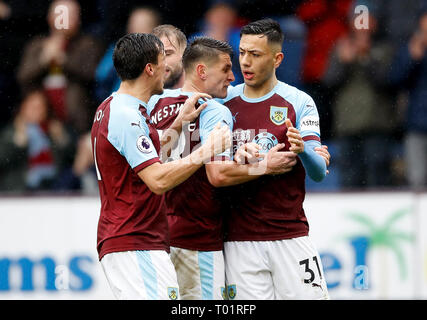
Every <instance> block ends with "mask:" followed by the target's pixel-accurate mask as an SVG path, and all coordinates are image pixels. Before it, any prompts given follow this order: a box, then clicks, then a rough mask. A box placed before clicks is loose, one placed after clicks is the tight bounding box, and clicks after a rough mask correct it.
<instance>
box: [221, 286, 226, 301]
mask: <svg viewBox="0 0 427 320" xmlns="http://www.w3.org/2000/svg"><path fill="white" fill-rule="evenodd" d="M221 297H222V298H223V299H224V300H227V290H225V288H224V287H221Z"/></svg>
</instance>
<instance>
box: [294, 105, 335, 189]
mask: <svg viewBox="0 0 427 320" xmlns="http://www.w3.org/2000/svg"><path fill="white" fill-rule="evenodd" d="M287 125H288V128H289V129H288V131H290V130H292V132H297V133H298V134H299V137H300V139H301V140H303V141H304V144H303V148H302V149H301V148H299V150H298V155H299V157H300V159H301V161H302V164H303V166H304V168H305V170H306V172H307V175H308V176H309V177H310V178H311V179H312V180H313V181H316V182H320V181H322V180H323V179H324V178H325V177H326V174H327V173H328V171H327V165H328V163H329V159H330V155H329V152H328V150H327V148H322V146H321V143H320V128H319V115H318V113H317V109H316V106H315V103H314V101H313V100H312V99H311V98H309V99H308V100H307V101H305V102H304V107H303V110H302V116H301V118H300V119H297V128H292V127H293V126H292V123H291V122H290V121H289V122H287ZM301 137H302V138H301ZM288 139H289V141H290V143H291V145H292V144H293V143H295V141H293V140H291V139H290V138H289V136H288ZM317 148H321V149H320V150H317ZM297 149H298V148H297Z"/></svg>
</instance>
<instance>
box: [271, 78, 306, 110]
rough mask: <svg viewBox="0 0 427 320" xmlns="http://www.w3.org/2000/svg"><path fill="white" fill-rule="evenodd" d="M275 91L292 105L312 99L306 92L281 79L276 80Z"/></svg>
mask: <svg viewBox="0 0 427 320" xmlns="http://www.w3.org/2000/svg"><path fill="white" fill-rule="evenodd" d="M275 91H276V93H277V94H278V95H279V96H281V97H282V98H284V99H286V100H287V101H289V102H290V103H292V104H294V105H299V104H301V103H306V102H308V101H312V100H313V99H312V98H311V96H310V95H309V94H308V93H306V92H304V91H303V90H301V89H298V88H297V87H294V86H291V85H289V84H287V83H285V82H282V81H279V82H278V84H277V86H276V88H275Z"/></svg>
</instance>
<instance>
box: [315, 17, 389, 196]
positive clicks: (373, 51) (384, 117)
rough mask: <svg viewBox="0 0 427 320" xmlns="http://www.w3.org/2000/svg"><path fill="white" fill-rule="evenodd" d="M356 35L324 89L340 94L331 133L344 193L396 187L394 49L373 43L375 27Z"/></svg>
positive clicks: (338, 50)
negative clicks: (393, 176) (390, 80)
mask: <svg viewBox="0 0 427 320" xmlns="http://www.w3.org/2000/svg"><path fill="white" fill-rule="evenodd" d="M375 21H376V20H375V19H374V18H373V17H371V19H370V21H369V29H361V30H357V29H355V28H353V29H352V31H351V33H350V34H349V35H347V36H344V37H343V38H341V39H340V40H339V41H338V42H337V44H336V45H335V48H334V50H333V52H332V55H331V58H330V60H329V67H328V69H327V71H326V73H325V75H324V77H323V83H324V84H325V85H326V86H327V87H330V88H333V90H334V91H335V94H336V96H335V100H334V103H333V107H332V110H333V114H334V121H333V123H332V129H333V132H334V139H337V141H338V146H339V150H340V152H339V155H338V156H337V158H336V159H337V164H338V168H339V169H340V184H341V186H342V187H345V188H348V187H358V188H361V187H381V186H388V185H390V184H391V174H390V165H391V160H392V155H391V152H392V146H393V130H394V129H395V126H396V112H395V110H394V109H393V107H394V102H393V99H392V98H393V96H392V95H391V94H390V91H391V90H390V88H389V87H388V86H387V83H388V81H387V76H388V73H389V68H390V65H391V61H392V57H393V49H392V47H390V45H388V44H387V43H382V42H375V41H374V39H373V36H374V33H375V30H376V26H375Z"/></svg>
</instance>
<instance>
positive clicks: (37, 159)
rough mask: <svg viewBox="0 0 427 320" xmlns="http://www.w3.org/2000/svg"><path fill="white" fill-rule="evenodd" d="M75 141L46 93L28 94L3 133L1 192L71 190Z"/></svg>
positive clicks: (36, 91)
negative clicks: (57, 115)
mask: <svg viewBox="0 0 427 320" xmlns="http://www.w3.org/2000/svg"><path fill="white" fill-rule="evenodd" d="M73 153H74V141H73V139H72V135H71V134H70V133H69V131H68V130H67V128H66V127H65V126H64V125H63V124H62V123H61V122H60V121H59V120H57V119H55V118H54V117H52V115H51V112H50V108H49V102H48V99H47V97H46V95H45V94H44V92H43V90H41V89H36V90H34V91H31V92H29V93H28V94H27V95H26V96H25V97H24V99H23V101H22V103H21V105H20V107H19V111H18V113H17V115H16V116H15V118H14V121H13V122H12V123H10V124H9V125H8V126H6V127H5V128H4V129H3V130H2V131H1V133H0V172H1V174H0V176H1V179H0V190H2V191H15V192H16V191H25V190H53V189H54V188H55V189H68V188H70V187H71V184H68V185H67V183H69V182H70V181H71V182H73V180H72V179H70V178H69V168H70V167H71V160H72V158H73Z"/></svg>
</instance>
